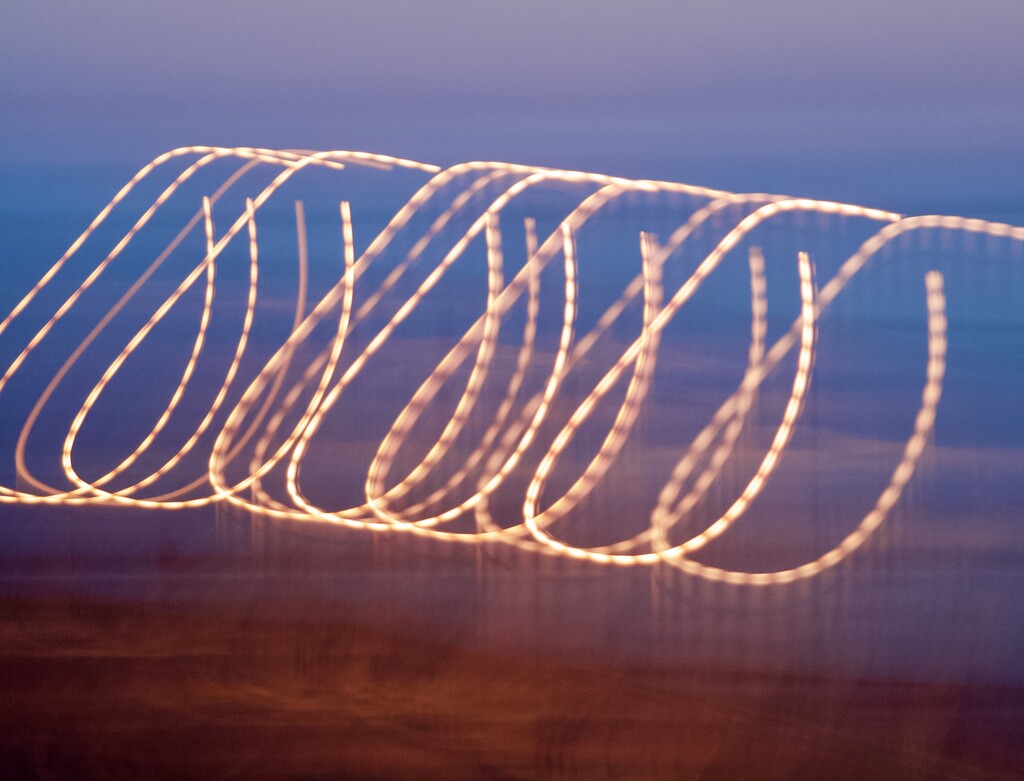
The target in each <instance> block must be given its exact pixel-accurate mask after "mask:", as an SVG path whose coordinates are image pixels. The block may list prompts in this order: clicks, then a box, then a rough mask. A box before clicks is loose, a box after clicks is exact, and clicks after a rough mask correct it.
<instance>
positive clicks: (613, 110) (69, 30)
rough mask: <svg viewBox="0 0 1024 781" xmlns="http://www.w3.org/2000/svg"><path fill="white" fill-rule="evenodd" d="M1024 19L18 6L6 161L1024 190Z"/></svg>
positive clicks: (824, 12) (603, 7)
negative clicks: (395, 159)
mask: <svg viewBox="0 0 1024 781" xmlns="http://www.w3.org/2000/svg"><path fill="white" fill-rule="evenodd" d="M1022 29H1024V2H1021V1H1020V0H989V1H987V2H982V3H964V2H944V1H943V2H923V1H917V2H903V3H887V2H878V1H877V0H872V1H870V2H858V3H841V4H840V3H819V2H811V0H788V1H787V2H781V3H754V2H748V1H746V0H725V1H724V2H705V3H669V2H666V3H657V2H643V3H612V2H600V3H581V2H566V3H548V2H514V3H489V2H465V1H464V0H443V1H442V2H435V3H418V2H395V1H394V0H388V1H386V2H372V3H369V2H367V3H361V2H356V3H336V2H323V1H319V0H317V1H315V2H314V1H307V2H300V3H296V4H282V3H277V2H273V3H271V2H266V1H265V0H257V1H256V2H235V1H232V2H218V3H209V2H200V1H199V0H183V2H176V3H172V4H131V3H124V2H96V3H82V2H47V3H29V2H26V1H24V0H14V1H13V2H7V3H4V4H3V7H2V9H0V113H2V115H3V117H4V119H3V121H2V122H0V156H2V160H4V161H6V162H10V163H34V162H38V161H40V160H42V159H43V158H49V157H51V156H52V157H53V158H55V159H56V160H58V161H64V162H76V163H92V162H117V163H122V164H125V165H132V164H135V163H139V162H141V161H143V160H144V159H148V158H149V157H151V156H153V155H155V154H157V153H159V152H161V151H163V150H165V149H167V148H171V147H175V146H179V145H184V144H193V143H209V144H224V145H264V146H278V147H306V148H317V149H321V148H323V149H326V148H356V149H373V150H376V151H381V152H388V153H394V154H402V155H409V156H413V157H419V158H421V159H425V160H429V161H431V162H438V163H452V162H456V161H459V160H464V159H468V158H488V157H489V158H494V159H504V160H515V161H517V162H534V163H542V164H551V165H561V166H572V167H583V168H590V169H599V170H608V171H612V172H616V173H623V174H626V175H635V176H647V177H662V178H673V179H688V180H693V181H698V180H699V181H701V182H702V183H705V184H715V185H721V186H725V187H732V188H736V189H768V190H784V191H788V192H795V193H800V194H805V193H806V194H811V195H816V196H819V197H826V196H828V195H829V194H830V190H831V194H832V195H833V196H834V197H851V198H857V197H861V198H863V197H867V198H872V197H874V198H875V199H876V200H877V199H878V198H879V197H883V198H884V197H885V196H886V194H887V193H888V194H891V195H892V197H894V198H921V199H932V200H934V199H935V198H937V197H938V194H939V193H944V192H947V191H950V190H954V191H957V192H959V194H960V195H961V196H963V197H967V198H981V197H986V198H989V199H999V198H1003V199H1008V198H1009V199H1012V198H1018V197H1019V195H1020V192H1021V184H1020V183H1021V181H1024V153H1022V150H1024V134H1022V133H1021V128H1024V90H1022V89H1021V84H1022V83H1024V57H1022V56H1021V53H1020V34H1021V30H1022ZM968 208H969V209H970V208H971V207H970V206H968Z"/></svg>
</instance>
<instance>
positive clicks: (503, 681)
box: [0, 600, 1024, 779]
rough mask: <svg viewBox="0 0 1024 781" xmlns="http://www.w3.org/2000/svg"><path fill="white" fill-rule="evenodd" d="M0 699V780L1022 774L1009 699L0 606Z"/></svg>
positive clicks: (1018, 711) (247, 623)
mask: <svg viewBox="0 0 1024 781" xmlns="http://www.w3.org/2000/svg"><path fill="white" fill-rule="evenodd" d="M410 634H413V633H412V632H410ZM0 684H2V696H0V728H2V742H0V762H2V765H0V770H2V772H0V775H2V776H3V778H6V779H16V778H133V779H135V778H153V777H157V778H246V779H262V778H306V779H312V778H410V777H411V778H477V777H479V778H586V779H592V778H666V779H668V778H700V779H737V778H770V779H774V778H800V779H804V778H806V779H821V778H850V779H854V778H856V779H861V778H922V779H923V778H953V779H981V778H999V777H1011V778H1012V777H1018V776H1021V775H1022V774H1024V761H1022V759H1021V757H1022V755H1024V750H1022V748H1021V746H1022V745H1024V718H1022V714H1024V692H1021V691H1019V690H1007V689H996V688H981V687H975V688H965V687H962V686H952V685H937V684H936V685H926V684H905V685H900V684H893V683H891V682H870V681H855V680H822V679H809V678H800V679H797V678H791V677H789V678H783V677H779V676H773V675H768V674H765V675H762V676H749V675H745V676H736V675H729V674H726V673H721V672H716V673H708V672H704V673H698V672H694V671H669V670H655V671H651V670H644V669H639V668H636V669H616V668H611V667H605V668H600V669H594V668H590V667H585V666H574V665H572V664H570V663H566V662H564V661H555V660H552V659H547V658H542V657H527V658H523V657H521V656H514V655H511V654H503V653H500V652H486V651H480V650H466V649H464V648H459V647H457V646H452V645H447V644H444V643H441V642H428V641H424V640H422V639H414V638H412V637H406V636H401V635H400V634H397V633H392V632H386V631H383V630H380V629H373V628H368V627H366V626H355V625H345V624H334V625H325V624H323V623H315V624H314V623H299V622H295V623H287V622H282V621H267V620H260V619H254V618H243V617H240V616H238V615H231V614H229V613H227V612H225V613H224V614H222V615H221V614H213V613H211V612H209V611H207V612H202V613H200V612H196V611H192V612H190V611H186V610H180V609H179V610H173V609H170V608H166V607H154V606H143V605H140V604H131V605H115V604H98V603H88V602H81V601H79V602H71V601H67V602H65V601H57V600H51V601H48V602H42V601H35V602H33V601H26V600H18V601H14V600H4V601H0Z"/></svg>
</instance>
